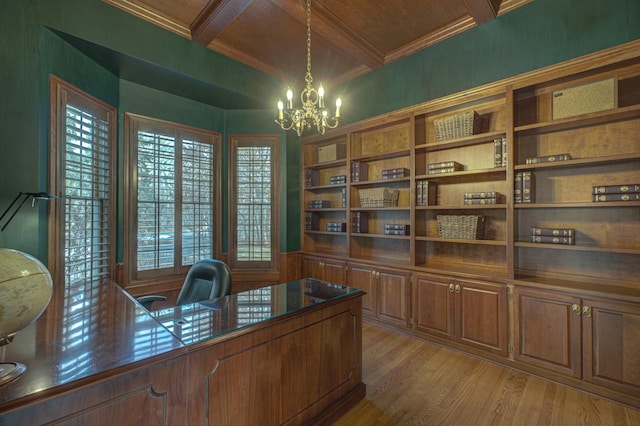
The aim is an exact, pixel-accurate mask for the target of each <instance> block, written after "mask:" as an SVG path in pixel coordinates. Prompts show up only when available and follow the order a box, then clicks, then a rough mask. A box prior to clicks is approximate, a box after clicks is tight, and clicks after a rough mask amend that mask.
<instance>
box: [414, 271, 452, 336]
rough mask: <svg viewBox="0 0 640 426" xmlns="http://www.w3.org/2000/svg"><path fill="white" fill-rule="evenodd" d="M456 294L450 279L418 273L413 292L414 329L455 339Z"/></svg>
mask: <svg viewBox="0 0 640 426" xmlns="http://www.w3.org/2000/svg"><path fill="white" fill-rule="evenodd" d="M454 295H455V293H454V284H453V282H452V281H451V280H450V279H446V278H438V277H432V276H429V275H418V276H417V277H416V283H415V285H414V293H413V320H414V323H413V327H414V329H415V330H416V331H420V332H423V333H429V334H432V335H436V336H440V337H444V338H446V339H453V338H454V332H455V330H454V318H455V314H454V312H455V297H454Z"/></svg>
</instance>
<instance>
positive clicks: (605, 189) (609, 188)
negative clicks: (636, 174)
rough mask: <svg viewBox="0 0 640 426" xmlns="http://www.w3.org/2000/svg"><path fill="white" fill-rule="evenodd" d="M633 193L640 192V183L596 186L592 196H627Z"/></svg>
mask: <svg viewBox="0 0 640 426" xmlns="http://www.w3.org/2000/svg"><path fill="white" fill-rule="evenodd" d="M631 192H640V183H633V184H625V185H604V186H594V187H593V191H592V194H593V195H596V194H625V193H631Z"/></svg>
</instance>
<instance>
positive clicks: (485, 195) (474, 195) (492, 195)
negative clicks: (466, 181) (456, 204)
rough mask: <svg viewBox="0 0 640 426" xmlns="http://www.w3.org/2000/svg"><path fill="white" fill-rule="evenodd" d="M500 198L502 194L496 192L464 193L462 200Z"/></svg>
mask: <svg viewBox="0 0 640 426" xmlns="http://www.w3.org/2000/svg"><path fill="white" fill-rule="evenodd" d="M500 197H502V194H500V193H499V192H496V191H486V192H465V193H464V198H500Z"/></svg>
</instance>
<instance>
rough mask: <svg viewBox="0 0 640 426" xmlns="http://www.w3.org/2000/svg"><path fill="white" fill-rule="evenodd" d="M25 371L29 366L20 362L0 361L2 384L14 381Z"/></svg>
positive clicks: (0, 383)
mask: <svg viewBox="0 0 640 426" xmlns="http://www.w3.org/2000/svg"><path fill="white" fill-rule="evenodd" d="M25 371H27V367H26V366H25V365H24V364H20V363H19V362H0V386H4V385H6V384H8V383H11V382H13V381H14V380H16V379H17V378H18V377H20V375H21V374H22V373H24V372H25Z"/></svg>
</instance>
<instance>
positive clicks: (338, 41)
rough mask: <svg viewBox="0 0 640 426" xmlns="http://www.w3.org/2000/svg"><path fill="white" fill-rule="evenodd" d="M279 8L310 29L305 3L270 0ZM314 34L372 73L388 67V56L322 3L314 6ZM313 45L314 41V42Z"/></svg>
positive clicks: (312, 20)
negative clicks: (374, 70)
mask: <svg viewBox="0 0 640 426" xmlns="http://www.w3.org/2000/svg"><path fill="white" fill-rule="evenodd" d="M270 1H271V3H273V4H274V5H275V6H277V7H278V8H280V9H281V10H282V11H284V12H286V13H288V14H289V15H291V16H292V17H294V18H296V19H297V20H298V21H300V22H301V23H303V24H304V25H305V27H306V25H307V9H306V5H305V4H303V2H300V1H295V2H292V1H291V0H270ZM311 30H312V31H313V32H314V33H315V34H318V35H320V36H322V38H323V39H325V40H327V41H328V42H329V43H331V44H332V45H334V46H335V47H336V49H339V50H342V51H343V52H345V53H347V54H348V55H350V56H352V57H353V58H354V59H355V60H356V61H358V62H360V63H362V64H363V65H365V66H366V67H368V68H369V69H372V70H373V69H377V68H380V67H382V66H383V65H384V54H383V53H382V52H381V51H380V50H378V49H376V48H375V46H373V45H372V44H371V43H369V42H368V41H367V40H365V39H364V38H363V37H362V36H361V35H360V34H358V33H357V32H356V31H354V30H353V29H351V27H349V25H348V24H347V23H345V22H343V21H342V20H341V19H340V18H338V17H337V16H335V15H334V14H333V13H332V12H331V11H330V10H329V9H327V8H326V7H325V6H324V5H323V4H321V3H318V2H316V3H312V4H311ZM311 42H312V44H313V39H312V40H311Z"/></svg>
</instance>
